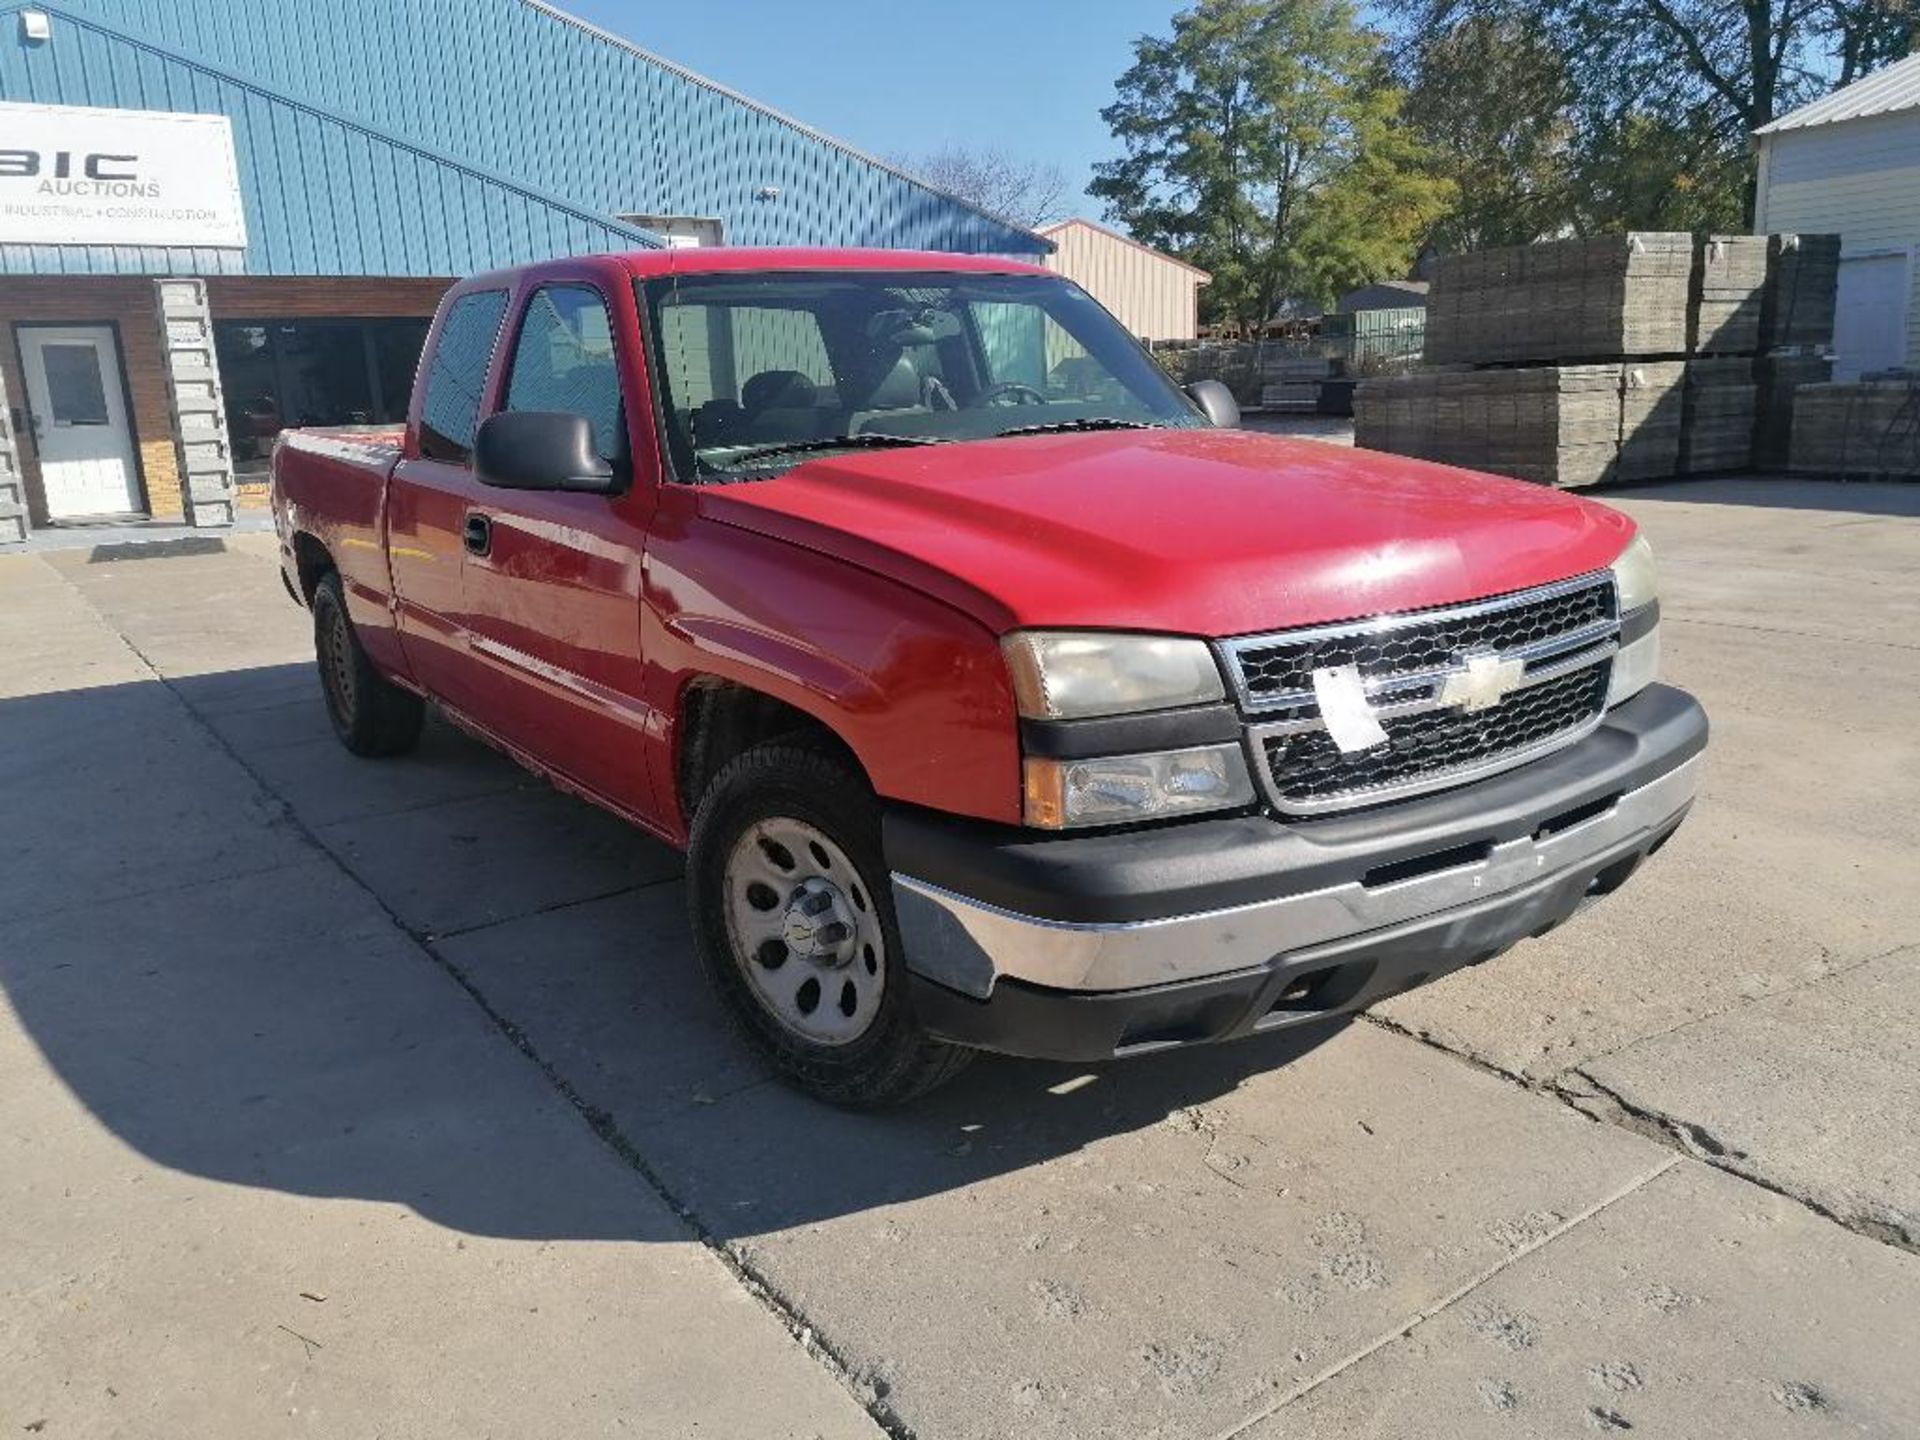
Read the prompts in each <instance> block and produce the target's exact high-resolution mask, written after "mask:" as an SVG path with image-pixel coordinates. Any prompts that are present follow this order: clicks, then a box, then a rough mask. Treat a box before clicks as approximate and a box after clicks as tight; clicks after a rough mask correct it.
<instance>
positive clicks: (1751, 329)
mask: <svg viewBox="0 0 1920 1440" xmlns="http://www.w3.org/2000/svg"><path fill="white" fill-rule="evenodd" d="M1769 239H1770V237H1768V236H1766V235H1707V236H1703V237H1702V238H1701V240H1700V242H1699V245H1698V247H1697V249H1696V252H1695V264H1694V269H1693V275H1694V286H1693V294H1692V297H1691V302H1692V315H1691V324H1690V326H1689V335H1688V339H1689V344H1688V346H1687V349H1688V350H1689V351H1691V352H1692V353H1693V354H1695V355H1751V354H1753V353H1754V352H1755V351H1757V350H1758V349H1759V348H1760V317H1761V312H1762V310H1763V309H1764V308H1765V296H1766V288H1767V252H1768V249H1769V243H1768V242H1769Z"/></svg>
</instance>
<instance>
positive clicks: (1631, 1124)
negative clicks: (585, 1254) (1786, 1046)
mask: <svg viewBox="0 0 1920 1440" xmlns="http://www.w3.org/2000/svg"><path fill="white" fill-rule="evenodd" d="M1566 1074H1567V1077H1569V1078H1570V1077H1576V1076H1577V1077H1578V1079H1579V1081H1580V1082H1581V1083H1582V1084H1585V1085H1588V1086H1591V1087H1592V1090H1591V1093H1588V1094H1584V1095H1583V1094H1580V1093H1579V1092H1578V1091H1577V1090H1573V1089H1571V1088H1561V1087H1556V1090H1555V1092H1554V1093H1556V1094H1558V1095H1559V1096H1560V1098H1561V1099H1563V1100H1565V1101H1566V1102H1567V1103H1568V1104H1570V1105H1572V1106H1573V1108H1574V1109H1576V1110H1578V1111H1579V1112H1580V1113H1581V1114H1583V1115H1585V1116H1587V1117H1588V1118H1589V1119H1591V1120H1597V1121H1599V1122H1600V1123H1602V1124H1611V1125H1617V1126H1619V1127H1620V1128H1621V1129H1624V1130H1631V1131H1633V1132H1634V1133H1635V1134H1637V1135H1644V1136H1646V1137H1647V1138H1648V1139H1650V1140H1657V1141H1659V1142H1660V1143H1661V1144H1663V1145H1666V1146H1668V1147H1670V1148H1672V1149H1675V1150H1678V1151H1679V1152H1680V1153H1682V1154H1684V1155H1687V1156H1689V1157H1691V1158H1693V1159H1696V1160H1701V1161H1704V1162H1705V1163H1706V1164H1709V1165H1712V1166H1713V1167H1715V1168H1716V1169H1719V1170H1724V1171H1726V1173H1727V1174H1729V1175H1735V1176H1738V1177H1739V1178H1740V1179H1742V1180H1745V1181H1746V1182H1747V1183H1748V1184H1750V1185H1757V1186H1759V1187H1760V1188H1761V1189H1762V1190H1765V1191H1767V1192H1768V1193H1770V1194H1774V1195H1779V1196H1781V1197H1782V1198H1784V1199H1787V1200H1791V1201H1793V1202H1794V1203H1795V1204H1796V1205H1800V1206H1803V1207H1805V1208H1806V1209H1808V1210H1811V1211H1812V1212H1813V1213H1814V1214H1816V1215H1818V1216H1820V1217H1821V1218H1822V1219H1824V1220H1830V1221H1832V1222H1833V1223H1834V1224H1836V1225H1838V1226H1840V1227H1841V1228H1842V1229H1844V1230H1850V1231H1852V1232H1853V1233H1854V1234H1855V1235H1859V1236H1861V1237H1863V1238H1864V1239H1868V1240H1874V1241H1877V1242H1879V1243H1880V1244H1882V1245H1888V1246H1891V1247H1892V1248H1893V1249H1896V1250H1904V1251H1906V1252H1907V1253H1908V1254H1911V1255H1920V1233H1916V1232H1915V1231H1914V1230H1912V1229H1910V1228H1908V1227H1907V1226H1906V1225H1905V1224H1903V1223H1900V1222H1899V1221H1893V1220H1887V1219H1883V1218H1882V1217H1880V1216H1877V1215H1872V1214H1866V1213H1861V1212H1847V1213H1842V1212H1841V1211H1838V1210H1835V1209H1834V1208H1833V1207H1832V1206H1831V1205H1828V1204H1826V1203H1824V1202H1822V1201H1819V1200H1816V1199H1814V1198H1813V1197H1812V1196H1810V1195H1803V1194H1800V1193H1799V1192H1798V1191H1795V1190H1792V1189H1790V1188H1788V1187H1787V1186H1785V1185H1783V1184H1781V1183H1780V1182H1779V1181H1776V1180H1774V1179H1772V1178H1770V1177H1769V1176H1767V1175H1765V1174H1763V1173H1761V1172H1760V1171H1759V1170H1758V1169H1757V1168H1755V1167H1754V1166H1753V1165H1751V1164H1750V1163H1746V1162H1748V1161H1749V1159H1750V1157H1749V1156H1748V1155H1747V1153H1746V1151H1744V1150H1736V1149H1734V1148H1733V1147H1732V1146H1729V1145H1727V1144H1725V1143H1724V1142H1723V1141H1721V1140H1720V1138H1719V1137H1718V1136H1716V1135H1714V1134H1713V1133H1712V1132H1711V1131H1710V1130H1708V1129H1707V1128H1706V1127H1705V1126H1704V1125H1699V1124H1696V1123H1694V1122H1693V1121H1690V1120H1682V1119H1680V1118H1679V1117H1678V1116H1674V1115H1669V1114H1667V1113H1666V1112H1664V1111H1662V1110H1659V1109H1656V1108H1655V1107H1653V1106H1650V1105H1641V1104H1636V1103H1635V1102H1633V1101H1631V1100H1629V1099H1627V1098H1626V1097H1625V1096H1624V1095H1622V1094H1621V1093H1620V1092H1619V1091H1617V1090H1614V1089H1612V1088H1611V1087H1609V1086H1607V1085H1605V1084H1603V1083H1602V1082H1600V1081H1598V1080H1596V1079H1594V1078H1593V1077H1592V1076H1591V1075H1589V1074H1587V1073H1586V1072H1585V1071H1583V1070H1579V1069H1578V1068H1576V1069H1574V1070H1571V1071H1568V1072H1566Z"/></svg>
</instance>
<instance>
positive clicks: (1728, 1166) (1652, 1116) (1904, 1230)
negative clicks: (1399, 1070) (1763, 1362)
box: [1361, 943, 1920, 1254]
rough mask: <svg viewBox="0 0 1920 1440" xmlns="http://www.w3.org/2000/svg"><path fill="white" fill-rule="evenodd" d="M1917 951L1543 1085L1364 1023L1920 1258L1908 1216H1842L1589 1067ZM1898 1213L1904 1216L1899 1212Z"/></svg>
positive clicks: (1388, 1025)
mask: <svg viewBox="0 0 1920 1440" xmlns="http://www.w3.org/2000/svg"><path fill="white" fill-rule="evenodd" d="M1916 949H1920V947H1916V946H1915V945H1913V944H1906V943H1903V944H1900V945H1895V946H1894V947H1892V948H1891V949H1889V950H1883V951H1880V952H1879V953H1877V954H1873V955H1867V956H1863V957H1861V958H1860V959H1857V960H1853V961H1851V962H1849V963H1847V964H1845V965H1840V966H1836V967H1834V968H1832V969H1829V970H1825V971H1822V972H1821V973H1820V974H1818V975H1814V976H1809V977H1808V978H1807V979H1805V980H1800V981H1796V982H1794V983H1793V984H1790V985H1786V986H1783V987H1782V988H1780V989H1778V990H1770V991H1768V992H1767V993H1766V994H1764V995H1743V996H1741V997H1740V998H1739V999H1737V1000H1735V1001H1734V1002H1733V1003H1731V1004H1728V1005H1724V1006H1721V1007H1720V1008H1718V1009H1716V1010H1711V1011H1708V1012H1707V1013H1705V1014H1702V1015H1694V1016H1690V1017H1688V1018H1687V1019H1685V1020H1682V1021H1680V1022H1679V1023H1677V1024H1674V1025H1670V1026H1668V1027H1666V1028H1665V1029H1663V1030H1656V1031H1653V1032H1650V1033H1649V1034H1646V1035H1636V1036H1635V1037H1634V1038H1633V1039H1631V1040H1628V1041H1625V1042H1623V1043H1622V1044H1619V1045H1616V1046H1614V1047H1613V1048H1612V1049H1611V1050H1605V1051H1602V1052H1601V1053H1599V1054H1597V1055H1590V1056H1588V1057H1587V1058H1586V1059H1584V1060H1581V1061H1578V1062H1576V1063H1575V1064H1572V1065H1569V1066H1568V1067H1566V1068H1565V1069H1563V1070H1559V1071H1556V1072H1555V1073H1554V1074H1553V1075H1551V1076H1549V1077H1548V1078H1547V1079H1545V1080H1537V1079H1535V1078H1534V1077H1533V1076H1531V1075H1528V1074H1527V1073H1526V1072H1524V1071H1515V1070H1509V1069H1508V1068H1506V1067H1505V1066H1503V1065H1498V1064H1495V1063H1494V1062H1493V1061H1491V1060H1488V1059H1487V1058H1486V1057H1485V1056H1482V1055H1477V1054H1475V1053H1473V1052H1472V1051H1470V1050H1462V1049H1457V1048H1456V1047H1455V1046H1453V1045H1451V1044H1449V1043H1447V1042H1446V1041H1444V1040H1441V1039H1439V1038H1438V1037H1437V1036H1435V1035H1434V1034H1433V1032H1431V1031H1429V1030H1417V1029H1414V1028H1413V1027H1411V1026H1408V1025H1404V1024H1402V1023H1400V1022H1399V1021H1397V1020H1392V1019H1389V1018H1387V1017H1386V1016H1384V1015H1378V1014H1375V1013H1373V1012H1371V1011H1368V1012H1366V1013H1364V1014H1363V1015H1362V1016H1361V1018H1362V1019H1363V1020H1365V1021H1367V1022H1368V1023H1369V1024H1372V1025H1376V1026H1378V1027H1379V1028H1381V1029H1383V1030H1386V1031H1388V1032H1390V1033H1392V1034H1395V1035H1401V1036H1404V1037H1406V1038H1407V1039H1409V1040H1413V1041H1415V1042H1417V1043H1419V1044H1421V1045H1425V1046H1427V1047H1429V1048H1430V1049H1433V1050H1438V1051H1439V1052H1440V1053H1441V1054H1443V1055H1448V1056H1451V1057H1452V1058H1453V1059H1455V1060H1457V1061H1459V1062H1461V1063H1462V1064H1465V1065H1468V1066H1471V1067H1472V1068H1473V1069H1475V1070H1479V1071H1481V1072H1482V1073H1484V1074H1487V1075H1491V1076H1493V1077H1495V1078H1496V1079H1499V1080H1502V1081H1505V1082H1506V1083H1507V1084H1509V1085H1515V1086H1518V1087H1519V1088H1520V1089H1522V1090H1526V1091H1529V1092H1530V1093H1532V1094H1535V1095H1544V1096H1548V1097H1550V1098H1552V1099H1555V1100H1558V1101H1559V1102H1560V1103H1561V1104H1563V1105H1565V1106H1567V1107H1568V1108H1569V1109H1571V1110H1573V1111H1574V1112H1576V1113H1577V1114H1579V1115H1581V1116H1584V1117H1585V1118H1586V1119H1588V1120H1592V1121H1594V1122H1595V1123H1596V1124H1601V1125H1613V1126H1615V1127H1617V1128H1619V1129H1622V1130H1628V1131H1631V1132H1632V1133H1634V1134H1636V1135H1639V1136H1641V1137H1643V1138H1644V1139H1648V1140H1653V1141H1656V1142H1657V1143H1659V1144H1662V1145H1665V1146H1667V1147H1668V1148H1669V1149H1672V1150H1675V1151H1678V1152H1679V1153H1680V1154H1682V1155H1685V1156H1687V1157H1688V1158H1689V1159H1693V1160H1699V1161H1701V1162H1702V1163H1704V1164H1708V1165H1712V1166H1713V1167H1714V1168H1716V1169H1718V1170H1722V1171H1725V1172H1726V1173H1727V1174H1729V1175H1733V1176H1736V1177H1738V1178H1739V1179H1742V1180H1745V1181H1747V1182H1748V1183H1749V1184H1752V1185H1757V1186H1758V1187H1759V1188H1761V1189H1762V1190H1765V1191H1767V1192H1768V1193H1770V1194H1774V1195H1779V1196H1781V1197H1782V1198H1784V1199H1787V1200H1791V1201H1793V1202H1794V1203H1795V1204H1797V1205H1800V1206H1803V1207H1804V1208H1805V1209H1807V1210H1810V1211H1812V1212H1813V1213H1814V1214H1815V1215H1818V1216H1820V1217H1821V1218H1822V1219H1823V1220H1829V1221H1831V1222H1833V1223H1834V1224H1836V1225H1838V1226H1840V1227H1841V1228H1842V1229H1844V1230H1848V1231H1851V1232H1852V1233H1853V1234H1855V1235H1859V1236H1862V1237H1863V1238H1865V1239H1868V1240H1873V1241H1877V1242H1878V1243H1880V1244H1882V1245H1889V1246H1892V1247H1893V1248H1894V1249H1896V1250H1905V1251H1907V1252H1909V1253H1911V1254H1920V1230H1916V1228H1915V1227H1911V1226H1909V1225H1908V1224H1906V1223H1905V1217H1901V1219H1899V1220H1889V1219H1886V1218H1885V1217H1883V1216H1880V1215H1874V1214H1871V1213H1867V1212H1858V1211H1856V1212H1847V1213H1843V1212H1841V1211H1838V1210H1835V1209H1834V1208H1833V1207H1832V1206H1831V1205H1828V1204H1826V1203H1824V1202H1822V1201H1820V1200H1817V1199H1815V1198H1814V1197H1813V1196H1811V1195H1807V1194H1803V1193H1801V1192H1800V1191H1798V1190H1796V1189H1793V1188H1791V1187H1790V1186H1788V1185H1786V1184H1783V1183H1782V1182H1780V1181H1777V1180H1774V1179H1772V1178H1770V1177H1769V1176H1767V1175H1766V1174H1764V1173H1763V1172H1761V1171H1760V1170H1759V1169H1758V1168H1757V1166H1755V1165H1754V1164H1752V1163H1751V1158H1752V1157H1751V1156H1749V1155H1748V1154H1747V1152H1746V1151H1744V1150H1740V1149H1737V1148H1735V1147H1734V1146H1732V1145H1729V1144H1728V1143H1727V1142H1725V1141H1723V1140H1722V1139H1721V1138H1720V1137H1719V1136H1717V1135H1715V1134H1714V1133H1713V1132H1712V1131H1711V1130H1709V1129H1708V1128H1707V1127H1706V1126H1704V1125H1702V1124H1700V1123H1698V1122H1697V1121H1692V1120H1687V1119H1685V1118H1683V1117H1681V1116H1678V1115H1671V1114H1667V1113H1665V1112H1663V1111H1660V1110H1658V1109H1655V1108H1652V1107H1649V1106H1645V1105H1636V1104H1634V1103H1633V1102H1632V1101H1629V1100H1628V1099H1626V1097H1625V1096H1623V1095H1621V1094H1619V1093H1618V1092H1617V1091H1615V1090H1613V1089H1610V1088H1609V1087H1608V1086H1607V1085H1605V1084H1604V1083H1602V1082H1601V1081H1599V1080H1597V1079H1595V1078H1594V1076H1593V1075H1592V1074H1591V1073H1589V1072H1588V1070H1587V1069H1586V1067H1587V1066H1589V1065H1593V1064H1597V1063H1598V1062H1600V1061H1602V1060H1608V1059H1612V1058H1614V1057H1615V1056H1618V1055H1623V1054H1626V1053H1627V1052H1629V1051H1631V1050H1632V1049H1633V1048H1634V1047H1635V1046H1638V1045H1644V1044H1646V1043H1648V1042H1649V1041H1653V1040H1659V1039H1663V1038H1665V1037H1667V1036H1671V1035H1675V1034H1678V1033H1679V1032H1681V1031H1683V1030H1687V1029H1689V1028H1691V1027H1693V1026H1695V1025H1700V1024H1704V1023H1705V1022H1707V1021H1709V1020H1716V1019H1719V1018H1720V1017H1722V1016H1725V1015H1731V1014H1733V1013H1734V1012H1736V1011H1738V1010H1742V1009H1744V1008H1746V1007H1747V1006H1750V1005H1763V1004H1767V1003H1769V1002H1771V1001H1774V1000H1779V999H1782V998H1784V997H1786V996H1790V995H1795V994H1799V993H1800V992H1802V991H1806V990H1811V989H1813V988H1814V987H1816V986H1819V985H1824V984H1826V983H1827V982H1828V981H1831V980H1837V979H1839V978H1841V977H1843V976H1846V975H1850V974H1852V973H1853V972H1854V971H1856V970H1860V969H1863V968H1864V967H1866V966H1868V965H1872V964H1876V963H1878V962H1879V961H1882V960H1893V959H1898V958H1899V957H1900V956H1902V955H1905V954H1907V953H1909V952H1911V951H1914V950H1916ZM1582 1086H1586V1087H1589V1088H1587V1089H1585V1090H1583V1089H1582V1088H1581V1087H1582ZM1894 1213H1896V1214H1897V1213H1898V1212H1894Z"/></svg>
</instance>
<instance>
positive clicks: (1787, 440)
mask: <svg viewBox="0 0 1920 1440" xmlns="http://www.w3.org/2000/svg"><path fill="white" fill-rule="evenodd" d="M1816 238H1821V237H1816ZM1828 313H1829V316H1831V313H1832V312H1831V311H1829V312H1828ZM1753 374H1754V384H1755V389H1756V394H1755V397H1754V422H1753V464H1754V466H1755V468H1757V469H1760V470H1785V469H1787V468H1788V465H1789V460H1790V458H1791V457H1790V450H1791V446H1792V436H1793V412H1794V396H1795V393H1796V392H1797V391H1798V390H1799V389H1800V387H1801V386H1803V385H1824V384H1826V383H1827V382H1828V381H1829V380H1831V379H1832V378H1833V361H1832V360H1830V359H1829V358H1827V357H1826V356H1825V355H1817V354H1814V353H1812V352H1810V351H1808V352H1795V351H1784V352H1776V353H1774V354H1771V355H1762V356H1760V357H1759V358H1758V359H1756V360H1755V361H1754V362H1753Z"/></svg>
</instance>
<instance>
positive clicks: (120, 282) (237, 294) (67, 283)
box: [0, 275, 453, 524]
mask: <svg viewBox="0 0 1920 1440" xmlns="http://www.w3.org/2000/svg"><path fill="white" fill-rule="evenodd" d="M154 279H155V277H153V276H149V275H124V276H122V275H74V276H60V275H7V276H0V378H4V380H5V389H6V391H7V394H8V395H9V396H10V397H11V398H12V403H13V404H14V405H15V406H16V407H19V408H20V409H21V410H23V411H24V409H25V406H26V400H25V396H26V393H27V392H26V385H25V382H24V379H23V377H22V376H21V373H20V345H19V339H18V336H17V335H16V333H15V330H14V327H15V326H16V325H20V324H23V323H24V324H71V325H106V324H112V325H115V326H117V327H118V330H119V336H120V355H121V363H122V364H123V365H124V366H125V368H126V376H127V390H128V392H129V394H130V396H131V398H132V401H133V405H132V413H133V426H134V450H135V452H136V454H137V456H138V459H139V465H140V483H141V489H142V491H143V493H144V494H145V496H146V501H147V507H148V510H149V511H150V513H151V514H152V515H153V516H154V517H155V518H156V519H166V520H177V519H179V518H181V513H182V511H181V503H180V473H179V469H178V465H177V461H176V457H175V454H174V448H173V422H172V417H171V414H170V412H169V409H168V403H167V386H166V379H165V377H164V375H163V373H162V371H161V355H160V342H159V333H158V323H159V322H158V321H157V320H156V319H155V318H154V291H153V282H154ZM452 283H453V282H452V281H451V280H443V279H405V278H402V279H388V278H378V277H359V276H349V277H342V278H327V277H318V278H313V277H303V278H292V277H288V278H281V277H275V276H222V277H216V278H213V279H210V280H209V281H208V282H207V292H208V302H209V305H210V308H211V309H212V312H213V318H214V319H215V320H216V321H218V320H226V319H232V320H274V319H282V318H289V317H293V316H302V315H307V316H322V315H327V316H338V317H340V318H343V319H345V318H368V319H376V318H377V319H388V318H395V317H407V316H420V317H422V318H424V317H426V316H430V315H432V314H433V312H434V309H435V307H436V306H438V305H439V303H440V297H441V295H443V294H444V293H445V292H446V289H447V287H448V286H449V285H451V284H452ZM20 440H21V445H20V449H21V459H22V461H23V465H22V469H23V470H24V472H25V478H26V490H27V500H28V507H29V510H30V512H31V514H32V517H33V521H34V523H35V524H44V523H46V504H45V499H44V496H43V494H42V492H41V489H40V464H39V457H38V456H37V455H36V454H35V453H34V450H33V438H32V435H31V434H30V433H28V431H27V428H26V427H24V426H23V427H21V436H20Z"/></svg>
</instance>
